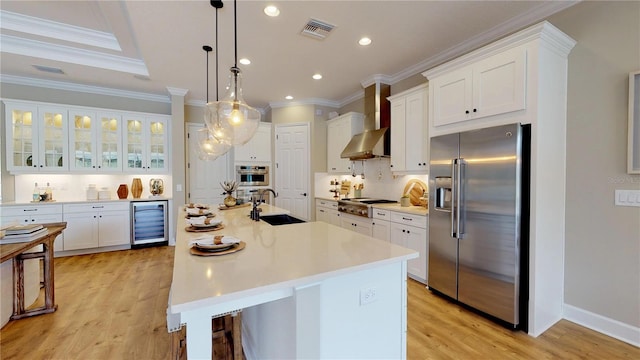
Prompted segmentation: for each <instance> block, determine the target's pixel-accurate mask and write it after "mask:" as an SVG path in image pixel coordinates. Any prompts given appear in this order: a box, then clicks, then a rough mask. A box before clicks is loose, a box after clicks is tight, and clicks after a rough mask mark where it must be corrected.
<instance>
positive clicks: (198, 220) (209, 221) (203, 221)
mask: <svg viewBox="0 0 640 360" xmlns="http://www.w3.org/2000/svg"><path fill="white" fill-rule="evenodd" d="M185 221H186V222H187V224H189V225H211V226H216V225H219V224H221V223H222V220H220V219H214V218H209V217H206V216H198V217H192V218H189V219H186V220H185Z"/></svg>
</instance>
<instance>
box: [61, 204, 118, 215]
mask: <svg viewBox="0 0 640 360" xmlns="http://www.w3.org/2000/svg"><path fill="white" fill-rule="evenodd" d="M96 211H126V212H129V203H128V202H105V203H86V204H67V205H64V213H65V214H66V213H83V212H91V213H92V212H96Z"/></svg>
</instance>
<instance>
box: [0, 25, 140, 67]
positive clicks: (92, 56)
mask: <svg viewBox="0 0 640 360" xmlns="http://www.w3.org/2000/svg"><path fill="white" fill-rule="evenodd" d="M0 47H2V52H7V53H11V54H17V55H24V56H29V57H37V58H42V59H48V60H55V61H62V62H66V63H71V64H79V65H85V66H91V67H97V68H101V69H109V70H115V71H121V72H125V73H130V74H136V75H145V76H149V71H148V70H147V66H146V65H145V63H144V61H142V60H138V59H132V58H127V57H123V56H117V55H111V54H105V53H100V52H97V51H91V50H84V49H78V48H74V47H71V46H66V45H59V44H51V43H47V42H43V41H38V40H31V39H24V38H20V37H17V36H12V35H4V36H2V37H1V38H0Z"/></svg>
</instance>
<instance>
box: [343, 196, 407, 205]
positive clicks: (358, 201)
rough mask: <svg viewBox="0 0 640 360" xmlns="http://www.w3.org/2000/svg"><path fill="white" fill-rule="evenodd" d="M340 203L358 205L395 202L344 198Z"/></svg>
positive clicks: (390, 201) (391, 201) (393, 201)
mask: <svg viewBox="0 0 640 360" xmlns="http://www.w3.org/2000/svg"><path fill="white" fill-rule="evenodd" d="M340 201H350V202H355V203H360V204H367V205H369V204H388V203H396V202H397V201H395V200H386V199H371V198H344V199H342V200H340Z"/></svg>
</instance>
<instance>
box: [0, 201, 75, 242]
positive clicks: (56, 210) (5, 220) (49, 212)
mask: <svg viewBox="0 0 640 360" xmlns="http://www.w3.org/2000/svg"><path fill="white" fill-rule="evenodd" d="M59 222H62V205H60V204H41V205H35V204H34V205H19V206H3V207H2V217H0V225H1V226H7V225H11V224H14V225H24V224H49V223H59ZM64 234H65V232H63V233H62V234H60V235H59V236H56V240H55V241H54V243H53V250H54V251H62V250H63V248H64V245H63V244H64Z"/></svg>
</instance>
